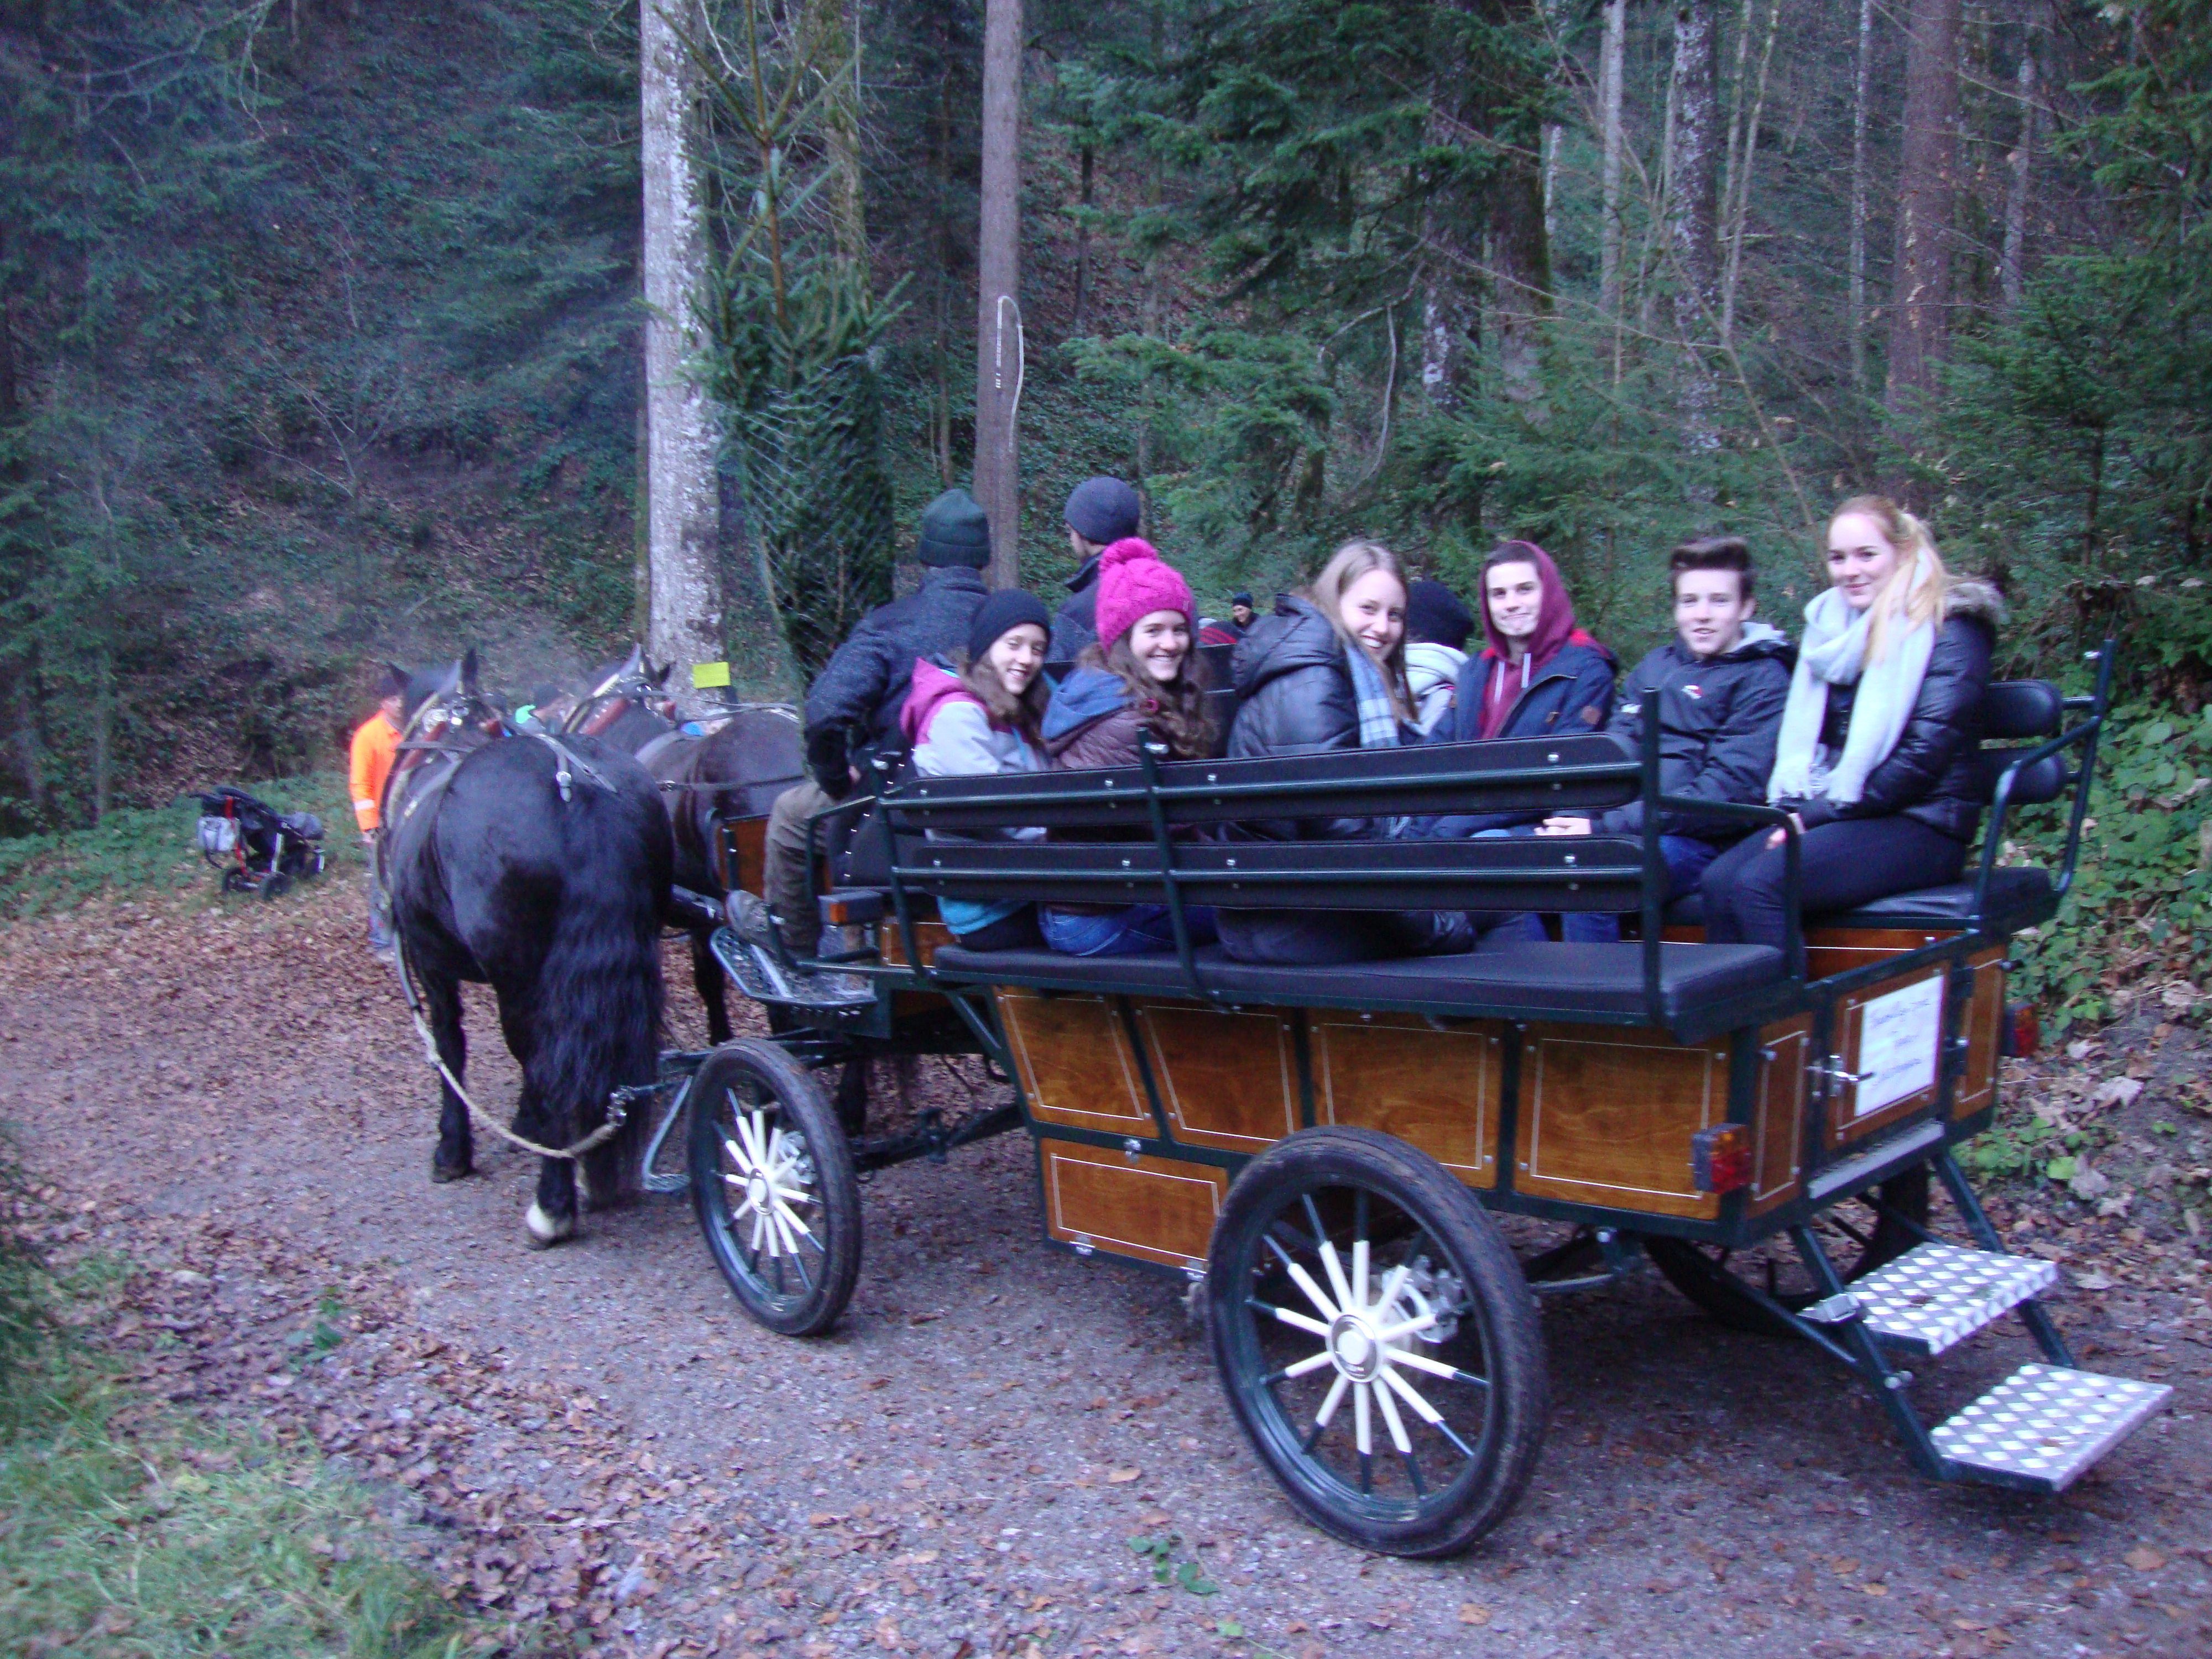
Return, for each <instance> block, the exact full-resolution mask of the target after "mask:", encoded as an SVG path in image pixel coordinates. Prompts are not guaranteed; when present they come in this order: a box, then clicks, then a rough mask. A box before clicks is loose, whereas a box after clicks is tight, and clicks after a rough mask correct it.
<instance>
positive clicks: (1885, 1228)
mask: <svg viewBox="0 0 2212 1659" xmlns="http://www.w3.org/2000/svg"><path fill="white" fill-rule="evenodd" d="M1875 1190H1876V1191H1877V1192H1878V1193H1879V1194H1880V1196H1881V1205H1882V1208H1881V1210H1875V1209H1872V1208H1871V1207H1870V1206H1868V1205H1866V1204H1865V1203H1863V1201H1861V1200H1845V1201H1844V1203H1842V1204H1839V1205H1837V1206H1835V1207H1834V1208H1832V1209H1830V1210H1826V1211H1823V1212H1821V1214H1820V1217H1819V1218H1816V1219H1815V1221H1814V1231H1816V1232H1820V1233H1822V1234H1824V1235H1825V1236H1824V1237H1822V1239H1821V1244H1822V1247H1823V1248H1824V1249H1826V1251H1827V1253H1828V1259H1829V1260H1830V1261H1832V1262H1833V1263H1834V1264H1835V1268H1836V1271H1837V1272H1838V1273H1840V1274H1841V1275H1842V1276H1843V1278H1844V1280H1845V1282H1847V1283H1848V1282H1849V1281H1850V1280H1851V1279H1858V1278H1861V1277H1863V1275H1865V1274H1867V1273H1872V1272H1873V1271H1874V1270H1875V1268H1876V1267H1882V1266H1885V1265H1886V1264H1887V1263H1889V1262H1892V1261H1896V1260H1897V1258H1898V1257H1899V1256H1900V1255H1904V1254H1905V1252H1906V1251H1907V1250H1909V1249H1911V1248H1912V1247H1913V1246H1914V1245H1915V1244H1917V1243H1919V1242H1920V1236H1919V1235H1918V1234H1917V1233H1916V1232H1914V1231H1912V1229H1911V1227H1908V1226H1906V1225H1904V1223H1902V1222H1900V1221H1899V1220H1897V1219H1895V1218H1894V1217H1893V1216H1892V1215H1890V1214H1888V1213H1886V1212H1887V1211H1894V1212H1896V1213H1897V1214H1898V1215H1902V1216H1905V1217H1907V1218H1910V1219H1911V1221H1913V1222H1914V1223H1916V1224H1917V1225H1920V1226H1922V1227H1925V1226H1926V1225H1928V1166H1927V1165H1926V1164H1920V1165H1918V1166H1917V1167H1915V1168H1913V1169H1910V1170H1905V1172H1904V1173H1903V1174H1901V1175H1896V1176H1891V1177H1890V1178H1889V1179H1888V1180H1887V1181H1885V1182H1882V1183H1881V1186H1880V1187H1879V1188H1876V1189H1875ZM1854 1210H1856V1211H1857V1212H1858V1213H1857V1216H1853V1215H1852V1214H1851V1212H1853V1211H1854ZM1644 1249H1645V1250H1646V1251H1647V1252H1648V1253H1649V1254H1650V1257H1651V1261H1652V1265H1653V1266H1654V1267H1657V1268H1658V1269H1659V1271H1660V1272H1661V1273H1663V1274H1664V1275H1665V1276H1666V1279H1667V1282H1668V1284H1670V1285H1673V1286H1674V1288H1675V1289H1676V1290H1678V1291H1680V1292H1681V1293H1682V1294H1683V1295H1684V1296H1686V1297H1688V1298H1689V1299H1690V1300H1691V1301H1692V1302H1694V1303H1696V1304H1698V1306H1699V1308H1700V1309H1702V1310H1704V1311H1705V1313H1707V1314H1710V1315H1711V1316H1712V1317H1713V1318H1715V1319H1717V1320H1718V1321H1719V1322H1721V1323H1722V1324H1723V1325H1726V1326H1728V1327H1729V1328H1730V1329H1731V1330H1738V1331H1749V1332H1752V1333H1753V1334H1757V1335H1760V1336H1790V1335H1794V1334H1795V1333H1794V1332H1793V1331H1792V1330H1791V1329H1790V1327H1789V1326H1788V1325H1786V1324H1784V1322H1782V1321H1781V1320H1779V1319H1777V1318H1776V1317H1775V1316H1773V1315H1772V1314H1771V1313H1769V1312H1768V1311H1767V1310H1765V1308H1763V1307H1761V1306H1760V1305H1759V1304H1758V1303H1757V1302H1755V1301H1753V1299H1752V1298H1751V1297H1749V1296H1747V1295H1746V1294H1745V1293H1744V1292H1742V1291H1740V1290H1738V1289H1736V1288H1735V1286H1736V1285H1737V1284H1738V1283H1739V1282H1740V1281H1747V1282H1749V1283H1752V1284H1755V1285H1758V1286H1759V1289H1760V1290H1762V1291H1766V1293H1767V1294H1768V1295H1770V1296H1771V1297H1772V1298H1773V1299H1774V1300H1775V1301H1776V1302H1778V1303H1779V1304H1781V1305H1782V1306H1784V1307H1785V1308H1787V1309H1789V1310H1790V1311H1791V1312H1792V1313H1796V1312H1799V1311H1802V1310H1804V1309H1806V1308H1809V1307H1811V1306H1812V1305H1813V1304H1814V1303H1815V1302H1818V1301H1819V1300H1820V1291H1817V1290H1815V1289H1814V1288H1813V1287H1812V1285H1810V1283H1809V1282H1808V1281H1807V1279H1805V1277H1804V1269H1803V1267H1802V1263H1800V1262H1799V1261H1798V1260H1797V1250H1796V1245H1795V1244H1793V1243H1791V1242H1790V1238H1789V1237H1788V1235H1786V1234H1783V1235H1778V1236H1777V1237H1773V1238H1771V1239H1768V1240H1766V1241H1765V1242H1764V1243H1762V1244H1761V1245H1759V1247H1758V1249H1757V1250H1756V1252H1755V1253H1754V1254H1753V1255H1748V1256H1747V1255H1743V1254H1741V1253H1731V1252H1729V1251H1727V1250H1723V1249H1720V1248H1719V1247H1718V1246H1717V1245H1712V1244H1699V1243H1692V1241H1690V1240H1688V1239H1686V1238H1655V1237H1647V1238H1645V1239H1644ZM1785 1267H1786V1269H1787V1271H1788V1272H1789V1273H1790V1275H1791V1278H1790V1279H1787V1280H1785V1279H1784V1277H1783V1273H1784V1269H1785Z"/></svg>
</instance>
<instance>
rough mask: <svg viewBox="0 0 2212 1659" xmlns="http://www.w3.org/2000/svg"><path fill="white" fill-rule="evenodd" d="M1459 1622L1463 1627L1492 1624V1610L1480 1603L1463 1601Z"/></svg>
mask: <svg viewBox="0 0 2212 1659" xmlns="http://www.w3.org/2000/svg"><path fill="white" fill-rule="evenodd" d="M1459 1621H1460V1623H1461V1624H1462V1625H1486V1624H1488V1623H1489V1622H1490V1609H1489V1608H1488V1607H1484V1606H1483V1605H1482V1603H1481V1602H1480V1601H1462V1602H1461V1603H1460V1604H1459Z"/></svg>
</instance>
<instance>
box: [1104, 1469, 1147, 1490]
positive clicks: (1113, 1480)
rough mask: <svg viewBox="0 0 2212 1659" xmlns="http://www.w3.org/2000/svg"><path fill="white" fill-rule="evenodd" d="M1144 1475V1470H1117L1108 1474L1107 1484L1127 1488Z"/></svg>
mask: <svg viewBox="0 0 2212 1659" xmlns="http://www.w3.org/2000/svg"><path fill="white" fill-rule="evenodd" d="M1143 1473H1144V1471H1143V1470H1142V1469H1115V1470H1112V1471H1110V1472H1109V1474H1107V1476H1106V1483H1107V1484H1108V1485H1109V1486H1127V1485H1128V1484H1129V1482H1131V1481H1132V1480H1135V1479H1136V1478H1137V1477H1138V1476H1139V1475H1140V1474H1143Z"/></svg>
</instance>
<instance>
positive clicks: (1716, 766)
mask: <svg viewBox="0 0 2212 1659" xmlns="http://www.w3.org/2000/svg"><path fill="white" fill-rule="evenodd" d="M1796 656H1797V653H1796V648H1795V647H1793V646H1791V644H1790V641H1789V639H1788V637H1787V636H1786V635H1784V634H1783V633H1782V632H1781V630H1780V629H1775V628H1771V627H1769V626H1768V625H1767V624H1766V623H1761V622H1753V623H1746V624H1745V626H1744V630H1743V639H1742V641H1741V642H1740V643H1739V644H1738V645H1737V646H1736V647H1735V650H1733V651H1730V652H1727V653H1723V655H1721V656H1717V657H1711V658H1705V659H1700V658H1699V657H1696V656H1693V655H1692V654H1691V653H1690V651H1689V650H1688V649H1687V648H1686V647H1685V646H1684V645H1683V644H1682V641H1680V639H1679V638H1678V639H1673V640H1669V641H1668V642H1667V643H1666V644H1664V645H1662V646H1661V647H1659V648H1658V649H1657V650H1656V651H1654V652H1652V653H1650V655H1649V656H1647V657H1645V658H1644V660H1643V661H1642V662H1640V663H1638V664H1637V665H1636V668H1635V671H1634V672H1632V673H1631V674H1630V675H1629V676H1628V677H1627V678H1626V679H1625V680H1623V681H1622V682H1621V684H1620V702H1618V703H1617V704H1616V705H1615V707H1614V708H1613V720H1612V721H1611V723H1610V724H1609V725H1608V726H1607V730H1608V731H1610V732H1614V733H1615V734H1616V735H1618V736H1620V737H1624V738H1627V739H1628V740H1629V741H1630V742H1631V743H1632V744H1637V745H1638V753H1639V754H1640V753H1642V752H1643V749H1642V745H1643V741H1644V721H1646V720H1651V719H1654V718H1655V717H1656V719H1657V720H1658V722H1659V781H1660V783H1661V785H1662V787H1664V788H1665V789H1666V791H1667V793H1668V794H1670V795H1687V796H1691V797H1692V798H1694V799H1699V800H1723V801H1737V802H1741V803H1742V804H1744V805H1753V806H1763V805H1765V804H1766V781H1767V779H1768V777H1769V776H1771V775H1772V773H1773V771H1774V743H1775V738H1776V735H1777V734H1778V732H1780V731H1781V729H1782V709H1783V706H1784V704H1785V703H1787V702H1789V701H1790V668H1791V666H1792V665H1794V664H1795V662H1796ZM1592 827H1593V828H1595V829H1596V830H1597V831H1598V832H1599V833H1600V834H1601V835H1609V836H1634V835H1641V834H1642V833H1643V831H1644V803H1643V802H1642V801H1640V800H1632V801H1630V802H1629V803H1628V804H1627V805H1625V806H1616V807H1615V808H1613V811H1609V812H1607V813H1604V814H1602V815H1601V816H1600V817H1598V818H1597V820H1596V821H1595V823H1594V825H1593V826H1592ZM1659 827H1660V829H1662V830H1663V831H1664V832H1665V833H1666V834H1668V835H1670V836H1693V837H1695V838H1697V839H1699V840H1701V841H1713V842H1721V843H1722V844H1723V845H1729V844H1732V843H1734V842H1737V841H1740V840H1741V839H1742V838H1743V837H1744V836H1745V835H1747V833H1749V831H1750V829H1752V827H1753V826H1751V825H1750V824H1748V823H1744V822H1743V821H1742V820H1741V819H1738V818H1729V817H1717V816H1713V817H1699V816H1698V815H1697V814H1696V813H1694V812H1691V811H1683V810H1680V809H1676V810H1674V811H1668V812H1666V813H1664V814H1663V815H1662V817H1661V820H1660V825H1659Z"/></svg>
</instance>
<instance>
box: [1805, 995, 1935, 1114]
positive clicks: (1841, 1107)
mask: <svg viewBox="0 0 2212 1659" xmlns="http://www.w3.org/2000/svg"><path fill="white" fill-rule="evenodd" d="M1943 977H1944V969H1943V968H1942V966H1941V965H1940V964H1939V965H1937V966H1935V967H1929V968H1923V969H1919V970H1918V971H1917V972H1913V973H1906V974H1900V975H1898V976H1897V977H1896V978H1895V979H1892V980H1884V981H1882V982H1881V984H1879V985H1872V986H1869V987H1866V988H1865V989H1863V990H1860V991H1854V992H1853V993H1851V994H1850V995H1849V996H1847V997H1845V998H1844V1000H1843V1001H1842V1002H1841V1003H1840V1004H1838V1006H1837V1009H1836V1031H1837V1037H1838V1044H1839V1046H1840V1047H1841V1048H1842V1050H1843V1056H1844V1070H1845V1071H1847V1072H1857V1071H1858V1070H1859V1069H1861V1068H1860V1066H1859V1026H1860V1022H1861V1011H1862V1010H1863V1008H1864V1007H1865V1006H1866V1005H1867V1004H1868V1003H1869V1002H1872V1001H1874V1000H1875V999H1876V998H1877V997H1885V996H1887V995H1888V994H1890V993H1891V992H1893V991H1901V990H1903V989H1905V987H1907V986H1908V985H1917V984H1919V983H1920V982H1921V981H1923V980H1928V979H1941V978H1943ZM1943 995H1944V1000H1945V1002H1946V1004H1947V1005H1948V1001H1949V1000H1950V989H1949V987H1948V986H1947V987H1945V989H1944V993H1943ZM1947 1017H1948V1008H1947V1009H1945V1010H1939V1011H1938V1013H1937V1019H1938V1022H1939V1024H1938V1030H1941V1029H1942V1026H1941V1024H1940V1022H1941V1021H1942V1019H1944V1018H1947ZM1942 1059H1943V1056H1942V1048H1941V1046H1940V1043H1939V1046H1938V1048H1937V1050H1936V1075H1937V1079H1938V1081H1940V1080H1941V1079H1942ZM1857 1092H1858V1091H1857V1088H1856V1087H1855V1086H1854V1085H1850V1084H1848V1083H1846V1084H1844V1085H1840V1086H1839V1087H1838V1089H1837V1091H1836V1092H1835V1094H1834V1095H1833V1096H1832V1097H1831V1100H1830V1103H1829V1107H1828V1133H1827V1144H1828V1146H1829V1148H1830V1149H1831V1150H1833V1149H1835V1148H1838V1147H1842V1146H1850V1144H1851V1143H1852V1142H1854V1141H1857V1140H1863V1139H1866V1137H1867V1136H1869V1135H1870V1134H1872V1133H1875V1131H1876V1130H1878V1129H1883V1128H1887V1127H1888V1126H1889V1125H1891V1124H1893V1123H1894V1122H1896V1121H1898V1120H1899V1119H1900V1118H1905V1117H1910V1116H1911V1115H1912V1114H1913V1113H1915V1112H1917V1111H1918V1110H1920V1109H1922V1108H1923V1107H1924V1106H1926V1105H1927V1104H1928V1103H1929V1102H1930V1101H1932V1100H1933V1099H1935V1098H1936V1084H1935V1083H1930V1084H1929V1085H1928V1086H1927V1087H1926V1088H1925V1089H1923V1090H1920V1091H1918V1092H1917V1093H1915V1094H1909V1095H1906V1096H1905V1097H1904V1098H1902V1099H1900V1100H1893V1101H1892V1102H1891V1103H1889V1104H1888V1105H1887V1106H1884V1107H1882V1108H1881V1109H1880V1110H1879V1111H1873V1112H1869V1113H1867V1114H1865V1115H1863V1116H1861V1115H1858V1104H1857V1098H1856V1097H1857Z"/></svg>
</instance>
